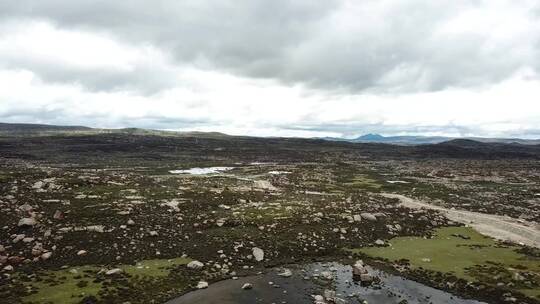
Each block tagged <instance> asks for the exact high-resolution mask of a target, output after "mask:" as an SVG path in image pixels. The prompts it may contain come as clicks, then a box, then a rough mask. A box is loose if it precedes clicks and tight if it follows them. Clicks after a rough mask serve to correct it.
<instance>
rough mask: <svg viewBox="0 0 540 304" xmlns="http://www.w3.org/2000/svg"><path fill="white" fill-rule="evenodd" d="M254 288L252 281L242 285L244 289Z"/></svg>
mask: <svg viewBox="0 0 540 304" xmlns="http://www.w3.org/2000/svg"><path fill="white" fill-rule="evenodd" d="M252 288H253V285H251V283H245V284H244V285H242V289H244V290H247V289H252Z"/></svg>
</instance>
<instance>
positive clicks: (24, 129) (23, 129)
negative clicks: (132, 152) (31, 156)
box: [0, 123, 228, 138]
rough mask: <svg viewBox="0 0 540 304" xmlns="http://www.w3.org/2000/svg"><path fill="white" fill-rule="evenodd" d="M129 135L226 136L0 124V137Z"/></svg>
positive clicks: (210, 133) (195, 132) (223, 135)
mask: <svg viewBox="0 0 540 304" xmlns="http://www.w3.org/2000/svg"><path fill="white" fill-rule="evenodd" d="M92 134H129V135H156V136H175V137H204V138H222V137H227V136H228V135H226V134H223V133H219V132H197V131H193V132H176V131H164V130H152V129H141V128H122V129H100V128H90V127H84V126H56V125H44V124H29V123H0V136H7V137H11V136H50V135H92Z"/></svg>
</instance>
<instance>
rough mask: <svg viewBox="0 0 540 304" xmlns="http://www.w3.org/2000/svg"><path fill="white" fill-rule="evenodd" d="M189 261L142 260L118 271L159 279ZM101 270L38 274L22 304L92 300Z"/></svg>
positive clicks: (99, 287)
mask: <svg viewBox="0 0 540 304" xmlns="http://www.w3.org/2000/svg"><path fill="white" fill-rule="evenodd" d="M190 261H191V260H190V259H188V258H175V259H156V260H144V261H141V262H139V263H137V264H136V265H120V266H118V268H121V269H123V270H124V272H125V273H126V274H128V275H129V276H131V277H133V278H151V279H159V278H163V277H167V276H168V275H169V272H170V268H172V267H175V266H179V265H184V264H187V263H189V262H190ZM100 270H101V268H100V267H96V266H82V267H72V268H68V269H62V270H56V271H47V272H45V273H41V274H39V275H38V276H37V277H38V278H39V279H38V280H34V281H31V282H28V283H27V284H26V287H27V288H28V289H29V290H32V291H33V292H32V293H31V294H30V295H28V296H26V297H24V298H23V301H24V303H66V304H71V303H73V304H75V303H79V302H80V301H81V300H82V299H83V298H84V297H87V296H95V297H97V298H99V292H100V291H102V290H103V288H104V282H106V281H105V280H102V281H101V280H96V278H97V277H98V272H99V271H100Z"/></svg>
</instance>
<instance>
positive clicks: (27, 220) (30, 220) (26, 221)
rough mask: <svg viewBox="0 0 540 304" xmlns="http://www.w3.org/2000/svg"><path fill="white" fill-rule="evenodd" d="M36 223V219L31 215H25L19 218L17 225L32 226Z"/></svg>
mask: <svg viewBox="0 0 540 304" xmlns="http://www.w3.org/2000/svg"><path fill="white" fill-rule="evenodd" d="M36 224H37V221H36V219H35V218H33V217H25V218H22V219H20V220H19V223H18V224H17V226H19V227H32V226H34V225H36Z"/></svg>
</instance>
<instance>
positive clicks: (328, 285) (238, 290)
mask: <svg viewBox="0 0 540 304" xmlns="http://www.w3.org/2000/svg"><path fill="white" fill-rule="evenodd" d="M290 269H291V270H292V272H293V275H292V276H291V277H289V278H283V277H280V276H278V275H277V273H278V272H279V269H276V270H275V271H270V272H268V273H265V274H261V275H258V276H250V277H243V278H239V279H238V280H225V281H221V282H217V283H214V284H211V285H210V286H209V287H208V288H207V289H202V290H197V291H193V292H190V293H187V294H185V295H183V296H181V297H179V298H176V299H174V300H171V301H169V302H168V304H189V303H206V304H213V303H216V304H217V303H220V304H221V303H225V304H226V303H239V304H243V303H245V304H248V303H249V304H252V303H269V304H270V303H296V304H304V303H305V304H307V303H314V300H313V297H312V295H322V294H323V293H324V290H325V289H330V290H335V291H336V294H337V297H339V298H341V299H344V300H345V301H346V302H343V303H365V302H363V301H367V303H377V304H387V303H388V304H389V303H400V302H401V303H440V304H445V303H448V304H450V303H456V304H457V303H459V304H480V303H483V302H478V301H474V300H465V299H461V298H459V297H456V296H454V295H452V294H449V293H447V292H444V291H441V290H437V289H434V288H431V287H429V286H426V285H423V284H420V283H417V282H415V281H411V280H407V279H405V278H402V277H399V276H395V275H391V274H387V273H385V272H382V271H379V270H375V269H370V273H372V274H374V275H376V276H377V277H379V278H380V283H377V284H376V285H373V286H361V285H360V283H357V282H354V281H353V280H352V268H351V266H349V265H342V264H339V263H315V264H310V265H306V266H303V267H292V268H290ZM328 271H330V272H331V273H332V275H333V277H334V280H330V281H328V280H325V279H323V278H322V277H323V276H321V275H320V274H321V273H322V272H328ZM245 283H251V284H252V285H253V289H249V290H243V289H242V285H244V284H245ZM404 300H406V302H405V301H404Z"/></svg>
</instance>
